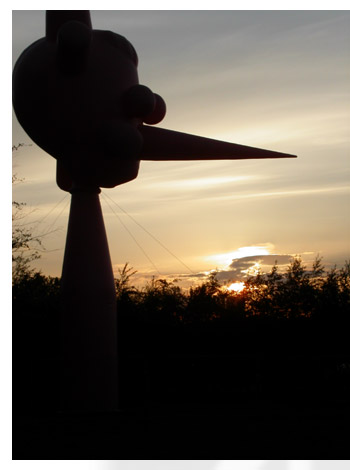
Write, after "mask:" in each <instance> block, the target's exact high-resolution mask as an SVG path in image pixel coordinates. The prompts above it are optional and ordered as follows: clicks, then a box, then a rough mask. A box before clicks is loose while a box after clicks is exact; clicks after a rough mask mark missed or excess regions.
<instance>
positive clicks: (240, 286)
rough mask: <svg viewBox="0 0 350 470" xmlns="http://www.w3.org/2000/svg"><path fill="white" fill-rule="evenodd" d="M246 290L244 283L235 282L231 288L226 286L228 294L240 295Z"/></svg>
mask: <svg viewBox="0 0 350 470" xmlns="http://www.w3.org/2000/svg"><path fill="white" fill-rule="evenodd" d="M244 289H245V284H244V282H233V283H232V284H230V285H229V286H224V290H225V291H226V292H236V293H240V292H242V291H243V290H244Z"/></svg>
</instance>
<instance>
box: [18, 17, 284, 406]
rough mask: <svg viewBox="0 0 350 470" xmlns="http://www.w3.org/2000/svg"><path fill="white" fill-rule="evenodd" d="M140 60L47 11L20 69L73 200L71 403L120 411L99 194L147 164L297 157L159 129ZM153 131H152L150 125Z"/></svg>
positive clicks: (22, 108)
mask: <svg viewBox="0 0 350 470" xmlns="http://www.w3.org/2000/svg"><path fill="white" fill-rule="evenodd" d="M137 63H138V59H137V54H136V52H135V49H134V48H133V46H132V45H131V44H130V42H129V41H128V40H127V39H125V38H124V37H122V36H120V35H118V34H115V33H112V32H110V31H99V30H93V29H92V25H91V19H90V13H89V11H86V10H67V11H66V10H57V11H47V13H46V36H45V37H44V38H42V39H39V40H38V41H36V42H35V43H34V44H32V45H31V46H29V47H28V48H27V49H26V50H25V51H24V52H23V53H22V55H21V56H20V58H19V59H18V61H17V63H16V65H15V68H14V72H13V105H14V109H15V112H16V115H17V118H18V120H19V122H20V124H21V125H22V126H23V128H24V129H25V131H26V132H27V133H28V135H29V136H30V137H31V139H32V140H33V141H34V142H35V143H36V144H37V145H38V146H39V147H41V148H42V149H43V150H45V151H46V152H47V153H49V154H50V155H51V156H53V157H54V158H55V159H56V160H57V184H58V186H59V187H60V188H61V189H63V190H65V191H69V192H71V193H72V202H71V212H70V219H69V226H68V233H67V242H66V249H65V257H64V265H63V271H62V291H63V293H62V295H63V312H62V324H63V328H62V364H63V373H62V404H63V405H62V406H63V408H64V409H73V410H79V409H81V410H101V409H116V408H117V406H118V402H117V382H116V370H117V357H116V351H117V348H116V308H115V291H114V280H113V272H112V267H111V260H110V256H109V251H108V244H107V238H106V234H105V228H104V223H103V218H102V212H101V207H100V203H99V196H98V193H99V191H100V189H99V188H100V187H106V188H112V187H114V186H117V185H119V184H122V183H125V182H128V181H130V180H132V179H134V178H136V176H137V174H138V170H139V165H140V160H198V159H241V158H243V159H245V158H288V157H293V155H289V154H284V153H279V152H272V151H269V150H263V149H256V148H253V147H247V146H242V145H237V144H233V143H228V142H219V141H217V140H213V139H207V138H204V137H198V136H192V135H189V134H184V133H181V132H176V131H170V130H166V129H161V128H156V127H152V125H153V124H157V123H158V122H160V121H161V120H162V119H163V117H164V116H165V112H166V106H165V102H164V100H163V99H162V98H161V97H160V96H159V95H157V94H155V93H153V92H152V91H151V90H150V89H149V88H147V87H146V86H143V85H140V84H139V79H138V73H137ZM145 124H149V125H146V126H145Z"/></svg>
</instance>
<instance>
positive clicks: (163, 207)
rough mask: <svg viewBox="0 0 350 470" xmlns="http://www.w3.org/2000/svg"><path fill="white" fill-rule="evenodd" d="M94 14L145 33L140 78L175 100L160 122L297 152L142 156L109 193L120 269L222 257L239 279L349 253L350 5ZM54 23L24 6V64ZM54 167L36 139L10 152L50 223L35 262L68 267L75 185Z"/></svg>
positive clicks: (134, 36)
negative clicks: (133, 173)
mask: <svg viewBox="0 0 350 470" xmlns="http://www.w3.org/2000/svg"><path fill="white" fill-rule="evenodd" d="M91 17H92V23H93V27H94V28H95V29H105V30H112V31H114V32H117V33H119V34H122V35H123V36H125V37H126V38H127V39H129V41H130V42H131V43H132V44H133V45H134V47H135V49H136V51H137V53H138V56H139V67H138V72H139V81H140V83H141V84H144V85H147V86H148V87H150V88H151V89H152V90H153V91H154V92H155V93H159V94H160V95H161V96H162V97H163V98H164V99H165V101H166V103H167V115H166V117H165V119H164V120H163V121H162V122H161V123H160V124H159V127H164V128H167V129H174V130H179V131H183V132H187V133H191V134H197V135H202V136H206V137H211V138H215V139H222V140H226V141H230V142H235V143H239V144H243V145H251V146H256V147H261V148H267V149H271V150H276V151H281V152H286V153H291V154H296V155H297V156H298V158H297V159H282V160H261V161H257V160H246V161H244V160H240V161H210V162H204V161H203V162H201V161H198V162H142V163H141V169H140V173H139V176H138V178H137V179H136V180H134V181H132V182H130V183H127V184H125V185H121V186H118V187H116V188H114V189H104V190H103V191H102V193H101V203H102V207H103V212H104V217H105V224H106V230H107V235H108V240H109V245H110V252H111V258H112V264H113V267H114V270H115V271H116V272H117V270H118V267H122V266H123V265H124V264H125V262H129V264H130V265H131V266H133V268H134V269H135V270H137V271H138V276H139V280H140V282H141V280H142V279H150V278H151V277H152V275H155V276H157V277H160V276H162V277H165V276H170V278H174V277H177V278H178V279H180V280H181V281H180V285H182V286H186V285H189V283H190V282H193V281H194V280H195V279H198V278H201V276H203V275H204V274H205V273H207V272H208V271H210V270H212V269H215V268H217V269H218V270H219V271H220V274H219V278H220V279H221V280H222V281H227V282H228V281H229V280H238V279H242V276H244V274H245V273H247V272H248V273H249V272H254V269H255V268H257V267H258V266H262V267H263V269H264V270H269V269H270V268H271V266H272V265H273V264H274V262H275V260H277V261H278V264H279V265H280V266H281V267H282V266H283V265H286V264H287V263H288V262H289V259H290V257H291V256H293V255H296V254H299V255H301V256H302V258H303V259H304V261H305V262H310V261H312V260H313V259H314V258H315V256H316V255H317V254H320V256H322V257H323V261H324V263H325V264H326V266H328V267H329V266H333V265H334V264H337V265H338V266H341V265H343V263H344V261H345V260H346V259H350V218H349V214H350V76H349V75H350V74H349V72H350V12H349V11H254V10H252V11H157V10H155V11H151V10H150V11H137V10H135V11H94V10H92V12H91ZM44 31H45V12H44V11H40V10H35V11H14V12H13V63H15V61H16V60H17V58H18V56H19V54H20V53H21V52H22V51H23V49H24V48H25V47H26V46H28V45H29V44H31V43H32V42H34V41H35V40H36V39H38V38H40V37H43V36H44ZM22 142H23V143H26V144H32V142H31V140H30V139H29V137H28V136H27V135H26V134H25V132H24V131H23V130H22V129H21V127H20V125H19V124H18V122H17V120H16V118H15V116H14V117H13V144H14V145H17V144H18V143H22ZM55 167H56V161H55V160H54V159H53V158H52V157H51V156H49V155H47V154H46V153H45V152H43V151H42V150H40V149H39V148H38V147H37V146H36V145H35V144H33V145H31V146H25V147H22V148H21V149H19V150H18V151H17V152H14V154H13V171H14V173H16V174H17V175H18V177H20V178H25V182H23V183H20V184H17V185H16V186H15V187H14V188H13V189H14V190H13V198H14V200H16V201H23V202H26V203H27V207H28V210H32V212H31V214H30V215H29V216H28V220H27V221H28V222H31V221H33V222H35V221H39V222H40V223H39V224H33V227H35V232H36V233H38V234H41V233H48V232H49V233H48V234H47V235H46V236H45V237H44V238H43V245H44V247H45V249H46V251H44V252H43V253H42V257H41V259H40V260H39V261H37V262H36V264H35V266H36V267H37V268H38V269H41V270H42V272H43V273H44V274H47V275H54V276H56V275H57V276H59V275H60V273H61V267H62V260H63V253H64V244H65V235H66V228H67V221H68V213H69V198H70V196H69V194H66V193H64V192H62V191H61V190H60V189H59V188H58V187H57V186H56V182H55V171H56V170H55ZM135 221H136V222H137V223H135ZM142 227H143V228H142ZM150 234H151V235H152V236H150ZM152 237H153V238H152ZM156 240H159V241H160V242H161V244H159V243H158V242H156ZM164 247H166V249H165V248H164ZM170 252H171V253H172V254H173V255H175V256H173V255H172V254H170ZM249 269H250V271H249ZM247 270H248V271H247ZM242 271H243V273H242Z"/></svg>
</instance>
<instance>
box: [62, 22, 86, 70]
mask: <svg viewBox="0 0 350 470" xmlns="http://www.w3.org/2000/svg"><path fill="white" fill-rule="evenodd" d="M91 38H92V30H91V28H89V27H88V26H86V25H85V24H84V23H81V22H80V21H68V23H65V24H64V25H63V26H61V28H60V29H59V31H58V34H57V46H58V60H59V64H60V68H61V69H62V70H63V71H64V72H66V73H70V74H76V73H79V72H81V71H82V69H83V68H84V65H85V63H86V59H87V55H88V51H89V47H90V42H91Z"/></svg>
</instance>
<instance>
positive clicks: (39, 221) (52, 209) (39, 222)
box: [30, 193, 68, 225]
mask: <svg viewBox="0 0 350 470" xmlns="http://www.w3.org/2000/svg"><path fill="white" fill-rule="evenodd" d="M66 197H68V193H67V194H65V195H64V196H63V198H62V199H61V200H60V201H59V202H58V203H57V204H56V205H55V206H54V207H52V208H51V209H50V210H49V212H48V213H47V214H46V215H44V217H43V218H41V219H39V220H34V222H30V223H31V224H37V225H40V224H41V223H42V222H43V220H45V219H46V217H48V216H49V215H50V214H51V212H53V211H54V210H55V209H56V207H58V206H59V205H60V204H61V202H63V201H64V200H65V199H66Z"/></svg>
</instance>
